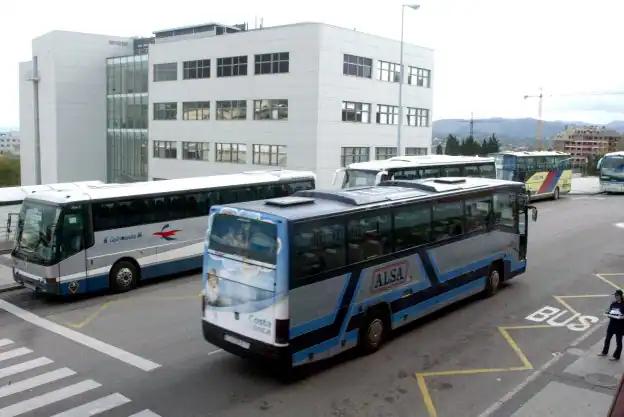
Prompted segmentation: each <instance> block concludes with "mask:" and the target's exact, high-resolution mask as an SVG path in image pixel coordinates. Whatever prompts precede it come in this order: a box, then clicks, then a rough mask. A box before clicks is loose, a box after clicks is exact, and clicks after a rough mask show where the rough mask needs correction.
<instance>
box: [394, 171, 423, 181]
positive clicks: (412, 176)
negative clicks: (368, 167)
mask: <svg viewBox="0 0 624 417" xmlns="http://www.w3.org/2000/svg"><path fill="white" fill-rule="evenodd" d="M390 178H391V179H393V180H417V179H419V178H420V170H419V169H418V168H405V169H397V170H395V171H391V172H390Z"/></svg>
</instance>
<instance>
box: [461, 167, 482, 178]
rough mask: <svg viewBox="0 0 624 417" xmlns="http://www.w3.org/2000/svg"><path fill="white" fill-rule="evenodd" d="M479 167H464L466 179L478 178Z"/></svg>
mask: <svg viewBox="0 0 624 417" xmlns="http://www.w3.org/2000/svg"><path fill="white" fill-rule="evenodd" d="M478 176H479V166H478V165H464V177H478Z"/></svg>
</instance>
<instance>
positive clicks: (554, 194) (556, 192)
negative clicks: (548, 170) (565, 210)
mask: <svg viewBox="0 0 624 417" xmlns="http://www.w3.org/2000/svg"><path fill="white" fill-rule="evenodd" d="M553 200H559V187H555V191H553Z"/></svg>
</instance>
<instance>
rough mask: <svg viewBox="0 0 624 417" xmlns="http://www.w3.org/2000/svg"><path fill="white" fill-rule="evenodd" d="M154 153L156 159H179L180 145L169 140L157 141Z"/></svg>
mask: <svg viewBox="0 0 624 417" xmlns="http://www.w3.org/2000/svg"><path fill="white" fill-rule="evenodd" d="M153 152H154V153H153V156H154V158H165V159H176V158H177V157H178V145H177V143H176V142H173V141H169V140H155V141H154V142H153Z"/></svg>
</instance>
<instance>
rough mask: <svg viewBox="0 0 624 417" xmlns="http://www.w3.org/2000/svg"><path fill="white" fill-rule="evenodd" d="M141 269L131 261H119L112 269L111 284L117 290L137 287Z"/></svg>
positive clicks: (122, 290) (123, 290)
mask: <svg viewBox="0 0 624 417" xmlns="http://www.w3.org/2000/svg"><path fill="white" fill-rule="evenodd" d="M138 280H139V271H138V270H137V268H136V266H135V265H134V264H133V263H132V262H130V261H119V262H117V263H116V264H115V265H113V268H112V269H111V271H110V286H111V288H112V289H113V291H115V292H125V291H129V290H131V289H133V288H134V287H136V285H137V282H138Z"/></svg>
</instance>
